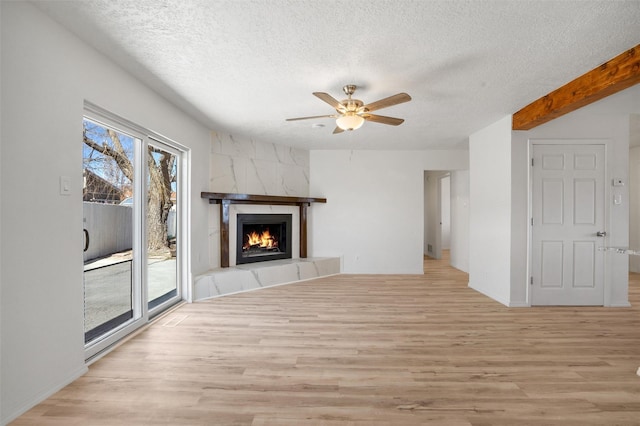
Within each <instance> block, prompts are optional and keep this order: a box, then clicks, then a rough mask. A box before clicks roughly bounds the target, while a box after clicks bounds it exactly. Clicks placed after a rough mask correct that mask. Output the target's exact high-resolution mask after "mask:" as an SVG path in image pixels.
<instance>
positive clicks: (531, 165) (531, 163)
mask: <svg viewBox="0 0 640 426" xmlns="http://www.w3.org/2000/svg"><path fill="white" fill-rule="evenodd" d="M531 167H533V158H532V159H531Z"/></svg>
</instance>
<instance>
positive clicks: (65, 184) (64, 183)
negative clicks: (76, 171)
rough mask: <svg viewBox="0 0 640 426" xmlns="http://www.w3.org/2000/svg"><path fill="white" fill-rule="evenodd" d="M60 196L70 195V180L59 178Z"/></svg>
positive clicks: (64, 177)
mask: <svg viewBox="0 0 640 426" xmlns="http://www.w3.org/2000/svg"><path fill="white" fill-rule="evenodd" d="M60 195H71V178H70V177H69V176H60Z"/></svg>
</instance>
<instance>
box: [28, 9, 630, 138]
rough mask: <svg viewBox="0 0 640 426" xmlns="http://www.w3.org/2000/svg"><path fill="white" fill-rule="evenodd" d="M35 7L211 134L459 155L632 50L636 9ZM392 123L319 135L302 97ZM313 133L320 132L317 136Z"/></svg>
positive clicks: (328, 123)
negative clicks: (325, 97) (398, 98)
mask: <svg viewBox="0 0 640 426" xmlns="http://www.w3.org/2000/svg"><path fill="white" fill-rule="evenodd" d="M35 3H36V4H37V5H38V7H40V8H41V9H42V10H43V11H45V12H46V13H48V14H49V15H50V16H52V17H53V18H54V19H56V20H57V21H59V22H60V23H62V24H63V25H64V26H66V27H68V28H69V29H70V30H71V31H73V32H75V33H77V34H78V35H79V36H80V37H81V38H83V39H84V40H86V41H87V42H88V43H89V44H91V45H93V46H94V47H95V48H96V49H98V50H100V51H102V52H104V53H105V54H106V55H107V56H109V57H110V58H112V59H113V60H114V61H116V62H117V63H119V64H121V66H122V67H124V68H125V69H127V70H128V71H130V72H131V73H133V74H134V75H136V76H138V77H139V78H140V79H141V80H142V81H144V82H146V83H147V84H149V85H150V86H151V87H153V88H154V89H155V90H156V91H158V92H159V93H161V94H163V95H164V96H166V97H167V98H168V99H170V100H172V101H173V102H174V103H176V104H177V105H178V106H180V107H181V108H182V109H184V110H185V111H187V112H189V113H190V114H191V115H193V116H194V117H196V118H197V119H198V120H200V121H202V122H203V123H204V124H206V125H207V126H209V127H210V128H211V129H213V130H217V131H222V132H226V133H232V134H236V135H243V136H246V137H251V138H254V139H255V140H259V141H264V142H274V143H281V144H286V145H290V146H296V147H301V148H305V149H368V148H370V149H427V148H445V149H451V148H454V149H455V148H464V147H466V143H467V137H468V135H469V134H471V133H473V132H475V131H477V130H480V129H482V128H484V127H485V126H487V125H489V124H491V123H493V122H495V121H497V120H498V119H500V118H501V117H503V116H505V115H507V114H510V113H514V112H516V111H517V110H519V109H520V108H522V107H523V106H525V105H527V104H528V103H530V102H531V101H533V100H535V99H537V98H539V97H541V96H543V95H545V94H547V93H548V92H550V91H551V90H553V89H555V88H557V87H559V86H561V85H563V84H565V83H567V82H568V81H570V80H572V79H574V78H575V77H577V76H579V75H581V74H583V73H585V72H587V71H589V70H591V69H593V68H595V67H596V66H598V65H600V64H601V63H603V62H606V61H607V60H609V59H611V58H612V57H614V56H616V55H618V54H620V53H622V52H623V51H625V50H627V49H629V48H631V47H634V46H635V45H637V44H638V43H639V42H640V0H633V1H609V0H604V1H582V0H581V1H569V0H561V1H517V0H513V1H488V0H483V1H479V0H476V1H473V0H464V1H463V0H447V1H424V0H365V1H360V0H307V1H302V0H269V1H267V0H236V1H232V0H224V1H223V0H215V1H214V0H164V1H160V0H88V1H36V2H35ZM348 83H353V84H356V85H358V86H359V87H360V88H359V89H358V91H357V92H356V96H355V97H356V98H358V99H362V100H363V101H364V102H365V103H370V102H373V101H375V100H378V99H380V98H384V97H387V96H390V95H393V94H395V93H398V92H407V93H409V94H410V95H411V96H412V98H413V100H412V101H411V102H408V103H405V104H401V105H396V106H393V107H390V108H387V109H384V110H380V111H377V113H379V114H381V115H389V116H394V117H401V118H404V119H405V120H406V121H405V123H404V124H402V125H400V126H398V127H393V126H385V125H382V124H378V123H370V122H369V123H365V125H364V126H363V127H362V128H361V129H359V130H357V131H353V132H344V133H342V134H338V135H333V134H332V133H331V132H332V131H333V128H334V127H335V124H334V122H333V121H332V119H318V120H309V121H298V122H286V121H285V118H290V117H298V116H308V115H322V114H331V113H332V112H334V111H333V110H332V109H331V107H330V106H329V105H327V104H325V103H324V102H322V101H320V100H319V99H317V98H316V97H314V96H312V94H311V93H312V92H314V91H321V92H328V93H329V94H331V95H333V96H334V97H335V98H338V99H343V98H344V96H343V94H342V91H341V88H342V86H343V85H345V84H348ZM316 123H321V124H324V125H325V127H323V128H317V127H314V126H313V125H314V124H316Z"/></svg>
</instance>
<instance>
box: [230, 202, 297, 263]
mask: <svg viewBox="0 0 640 426" xmlns="http://www.w3.org/2000/svg"><path fill="white" fill-rule="evenodd" d="M291 224H292V215H290V214H238V216H237V232H236V235H237V237H236V241H237V243H236V264H237V265H240V264H243V263H253V262H266V261H269V260H276V259H291V251H292V243H291V237H292V232H291Z"/></svg>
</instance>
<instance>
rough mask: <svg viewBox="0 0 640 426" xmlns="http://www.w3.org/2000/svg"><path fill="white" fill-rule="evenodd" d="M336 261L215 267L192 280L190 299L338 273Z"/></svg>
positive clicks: (312, 260)
mask: <svg viewBox="0 0 640 426" xmlns="http://www.w3.org/2000/svg"><path fill="white" fill-rule="evenodd" d="M340 271H341V262H340V258H337V257H326V258H306V259H300V258H298V259H282V260H272V261H269V262H260V263H249V264H245V265H237V266H232V267H229V268H217V269H214V270H211V271H209V272H207V273H206V274H203V275H200V276H198V277H196V278H195V280H194V285H193V300H194V301H198V300H205V299H211V298H214V297H219V296H224V295H229V294H235V293H242V292H245V291H252V290H258V289H261V288H267V287H272V286H277V285H282V284H291V283H295V282H299V281H306V280H311V279H314V278H320V277H326V276H329V275H336V274H339V273H340Z"/></svg>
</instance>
